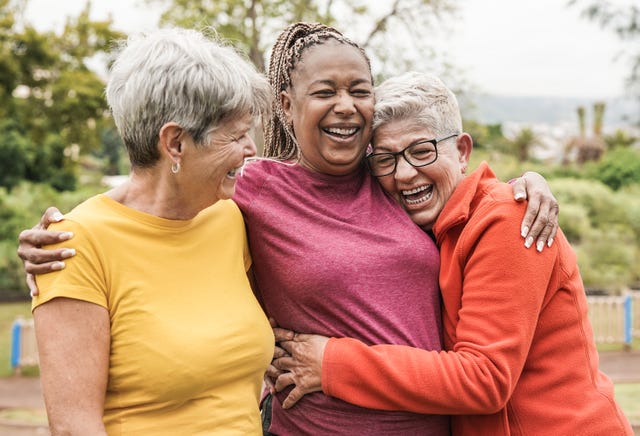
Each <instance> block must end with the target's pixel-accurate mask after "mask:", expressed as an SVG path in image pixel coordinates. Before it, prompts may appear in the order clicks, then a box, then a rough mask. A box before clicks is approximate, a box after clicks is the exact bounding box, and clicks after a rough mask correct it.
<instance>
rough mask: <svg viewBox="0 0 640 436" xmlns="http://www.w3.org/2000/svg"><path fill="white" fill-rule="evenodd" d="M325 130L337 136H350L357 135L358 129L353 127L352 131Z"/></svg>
mask: <svg viewBox="0 0 640 436" xmlns="http://www.w3.org/2000/svg"><path fill="white" fill-rule="evenodd" d="M325 130H326V131H327V132H329V133H335V134H336V135H342V136H350V135H353V134H354V133H356V131H357V130H358V129H357V128H355V127H352V128H350V129H339V128H328V129H325Z"/></svg>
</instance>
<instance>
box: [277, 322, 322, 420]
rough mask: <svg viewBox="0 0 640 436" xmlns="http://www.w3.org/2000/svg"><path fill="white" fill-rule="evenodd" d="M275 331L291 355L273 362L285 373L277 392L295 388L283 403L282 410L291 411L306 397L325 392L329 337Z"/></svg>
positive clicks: (279, 340) (278, 339)
mask: <svg viewBox="0 0 640 436" xmlns="http://www.w3.org/2000/svg"><path fill="white" fill-rule="evenodd" d="M273 332H274V335H275V336H276V341H278V342H279V343H280V346H281V347H282V348H283V349H284V350H285V351H286V352H287V353H288V354H289V355H287V356H283V357H280V358H278V359H276V360H275V361H274V362H273V365H274V366H275V367H277V368H278V369H280V370H283V371H285V372H283V373H282V374H281V375H279V376H278V378H277V380H276V385H275V388H276V391H278V392H280V391H282V390H283V389H284V388H286V387H287V386H289V385H295V387H294V388H293V390H292V391H291V392H289V395H288V396H287V398H285V400H284V401H283V402H282V408H283V409H289V408H291V407H293V405H294V404H296V403H297V402H298V401H299V400H300V399H301V398H302V397H303V396H304V395H306V394H308V393H311V392H317V391H322V358H323V355H324V349H325V347H326V345H327V342H328V341H329V338H328V337H326V336H320V335H310V334H302V333H294V332H292V331H291V330H285V329H278V328H274V329H273Z"/></svg>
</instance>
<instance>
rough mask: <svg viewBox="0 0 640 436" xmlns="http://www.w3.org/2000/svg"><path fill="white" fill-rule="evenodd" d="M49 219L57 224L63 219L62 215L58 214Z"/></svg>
mask: <svg viewBox="0 0 640 436" xmlns="http://www.w3.org/2000/svg"><path fill="white" fill-rule="evenodd" d="M51 219H52V220H53V221H54V222H56V223H57V222H58V221H62V220H63V219H64V215H62V214H61V213H60V212H56V213H54V214H53V215H51Z"/></svg>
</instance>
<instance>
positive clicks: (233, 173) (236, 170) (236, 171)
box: [227, 164, 244, 178]
mask: <svg viewBox="0 0 640 436" xmlns="http://www.w3.org/2000/svg"><path fill="white" fill-rule="evenodd" d="M243 169H244V164H242V165H240V166H239V167H237V168H234V169H232V170H231V171H229V172H228V173H227V177H231V178H235V176H236V174H240V175H242V170H243Z"/></svg>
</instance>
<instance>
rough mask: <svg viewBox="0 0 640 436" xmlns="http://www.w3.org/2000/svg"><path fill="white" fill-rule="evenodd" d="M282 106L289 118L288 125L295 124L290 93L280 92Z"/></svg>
mask: <svg viewBox="0 0 640 436" xmlns="http://www.w3.org/2000/svg"><path fill="white" fill-rule="evenodd" d="M280 105H281V106H282V110H283V111H284V115H285V116H286V117H287V123H288V124H291V123H293V115H292V114H291V95H289V92H288V91H282V92H280Z"/></svg>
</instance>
